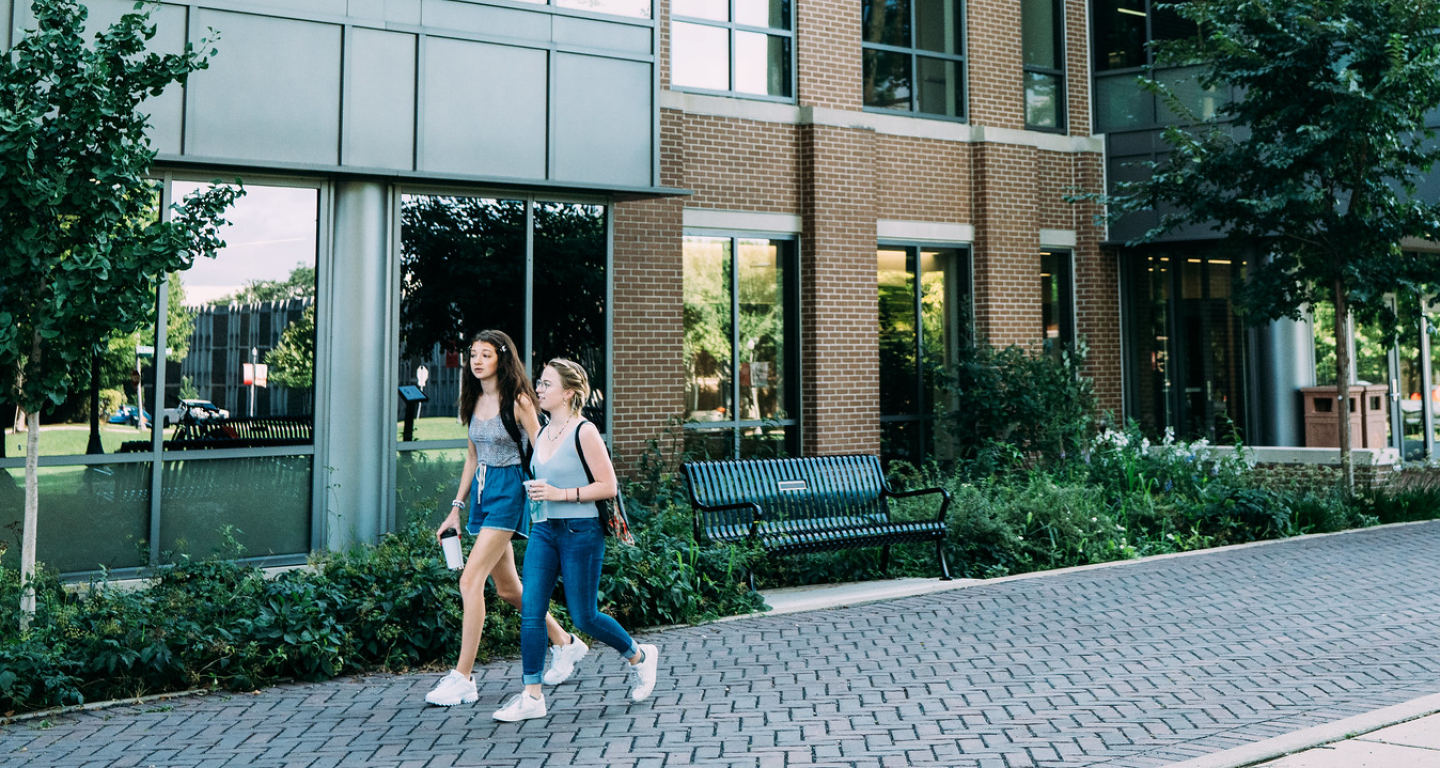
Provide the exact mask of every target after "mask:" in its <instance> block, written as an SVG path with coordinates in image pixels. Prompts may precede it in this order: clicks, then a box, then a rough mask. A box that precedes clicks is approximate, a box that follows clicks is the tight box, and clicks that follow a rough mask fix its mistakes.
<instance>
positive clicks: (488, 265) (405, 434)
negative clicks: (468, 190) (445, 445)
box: [396, 195, 526, 442]
mask: <svg viewBox="0 0 1440 768" xmlns="http://www.w3.org/2000/svg"><path fill="white" fill-rule="evenodd" d="M525 206H526V203H525V201H523V200H500V199H493V198H484V197H451V196H442V195H404V196H402V197H401V203H400V360H399V379H398V381H399V383H400V385H401V386H406V385H413V386H417V387H419V388H420V390H421V391H422V392H423V393H424V394H425V396H426V398H427V400H426V401H425V402H423V403H418V404H416V405H413V406H411V407H412V408H413V409H414V412H413V413H409V414H407V411H406V405H405V403H403V402H402V403H400V405H399V408H400V410H399V413H398V414H397V416H396V418H397V421H398V425H399V437H400V440H401V441H403V442H408V441H411V440H464V439H465V434H466V429H467V424H466V423H465V422H463V421H461V420H460V418H459V417H458V415H457V413H456V405H457V403H459V402H460V377H461V376H463V375H466V371H465V368H464V361H463V360H462V359H461V356H462V354H463V353H464V352H465V351H466V349H467V347H466V344H465V342H466V341H467V340H468V339H469V337H470V336H471V335H473V334H475V333H478V332H479V331H482V330H484V329H487V328H494V329H497V330H501V331H504V332H505V333H507V334H509V335H510V338H512V339H514V340H515V343H516V344H519V345H520V348H521V349H525V348H526V339H525V215H526V214H525ZM482 297H483V300H482ZM407 415H408V416H409V422H408V424H409V428H408V429H407Z"/></svg>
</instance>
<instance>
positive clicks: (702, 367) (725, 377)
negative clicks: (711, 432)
mask: <svg viewBox="0 0 1440 768" xmlns="http://www.w3.org/2000/svg"><path fill="white" fill-rule="evenodd" d="M729 244H730V243H729V241H728V240H716V239H711V238H687V240H686V243H685V279H684V303H685V306H684V312H685V338H684V350H685V370H686V378H687V382H686V383H687V390H689V391H688V392H687V395H688V397H687V398H686V399H687V401H688V402H687V403H686V410H687V411H716V410H719V409H721V408H723V407H724V405H725V403H726V401H727V400H728V397H727V394H728V393H727V392H724V391H715V390H716V389H720V390H724V389H725V388H726V386H727V384H726V382H728V381H729V378H730V351H731V350H730V343H731V342H730V248H729ZM708 379H713V380H714V381H716V382H717V383H716V384H715V385H714V386H713V387H712V386H711V385H710V384H709V383H708V382H707V381H703V380H708ZM707 390H708V391H707ZM707 395H708V397H707Z"/></svg>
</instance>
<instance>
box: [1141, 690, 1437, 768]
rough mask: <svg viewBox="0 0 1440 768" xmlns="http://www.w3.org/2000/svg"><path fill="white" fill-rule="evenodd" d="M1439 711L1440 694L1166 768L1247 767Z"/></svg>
mask: <svg viewBox="0 0 1440 768" xmlns="http://www.w3.org/2000/svg"><path fill="white" fill-rule="evenodd" d="M1436 712H1440V693H1437V694H1431V695H1429V696H1421V697H1420V698H1418V699H1412V700H1410V701H1407V702H1405V703H1403V704H1395V705H1393V706H1389V707H1385V708H1384V709H1377V710H1375V711H1373V712H1366V713H1365V714H1362V715H1355V716H1354V717H1347V718H1345V719H1343V720H1336V721H1335V722H1333V723H1325V724H1324V725H1317V726H1314V727H1311V728H1305V729H1303V730H1299V731H1295V732H1294V733H1287V734H1285V735H1284V736H1276V737H1275V738H1273V739H1266V740H1264V741H1257V742H1255V743H1254V744H1246V745H1245V746H1243V747H1235V748H1233V749H1227V750H1225V751H1224V752H1214V753H1211V754H1209V755H1205V756H1204V757H1196V758H1191V759H1190V760H1186V761H1184V762H1180V763H1171V764H1169V765H1167V766H1165V768H1247V766H1252V765H1256V764H1257V763H1263V762H1265V761H1267V760H1274V759H1275V758H1278V757H1284V756H1285V755H1289V754H1293V753H1295V752H1302V751H1304V750H1307V749H1313V748H1315V747H1319V746H1323V745H1325V744H1330V743H1332V742H1336V741H1343V740H1345V739H1351V738H1354V737H1356V736H1360V735H1363V734H1366V733H1370V732H1371V731H1378V730H1380V729H1381V728H1386V727H1389V726H1392V725H1399V724H1400V723H1404V722H1408V721H1410V720H1415V719H1418V718H1421V717H1425V716H1426V715H1433V714H1435V713H1436Z"/></svg>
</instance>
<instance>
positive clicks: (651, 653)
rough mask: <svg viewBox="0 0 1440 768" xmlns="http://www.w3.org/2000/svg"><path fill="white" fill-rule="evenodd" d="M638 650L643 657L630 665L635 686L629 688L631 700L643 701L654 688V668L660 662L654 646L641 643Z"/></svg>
mask: <svg viewBox="0 0 1440 768" xmlns="http://www.w3.org/2000/svg"><path fill="white" fill-rule="evenodd" d="M639 650H640V653H642V654H644V658H643V659H642V660H641V661H640V663H639V664H631V665H630V671H631V672H633V673H635V687H634V688H631V689H630V700H631V701H644V700H645V699H647V698H649V697H650V692H651V691H654V690H655V669H656V667H658V666H659V663H660V660H659V651H658V650H656V648H655V646H653V645H642V646H640V647H639Z"/></svg>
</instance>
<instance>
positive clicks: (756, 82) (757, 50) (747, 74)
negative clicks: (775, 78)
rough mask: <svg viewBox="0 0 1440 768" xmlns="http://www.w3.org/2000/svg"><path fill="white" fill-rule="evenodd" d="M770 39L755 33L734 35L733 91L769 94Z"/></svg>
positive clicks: (737, 33)
mask: <svg viewBox="0 0 1440 768" xmlns="http://www.w3.org/2000/svg"><path fill="white" fill-rule="evenodd" d="M769 45H770V38H769V36H768V35H761V34H757V33H755V32H736V33H735V90H737V91H740V92H741V93H761V94H764V93H769V92H770V80H769V77H770V50H769Z"/></svg>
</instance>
